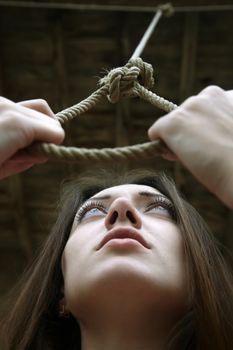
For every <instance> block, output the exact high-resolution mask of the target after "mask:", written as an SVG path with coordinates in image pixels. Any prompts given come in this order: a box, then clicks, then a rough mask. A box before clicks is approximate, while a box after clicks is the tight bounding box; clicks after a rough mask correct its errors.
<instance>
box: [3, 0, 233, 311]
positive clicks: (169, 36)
mask: <svg viewBox="0 0 233 350" xmlns="http://www.w3.org/2000/svg"><path fill="white" fill-rule="evenodd" d="M56 3H57V5H54V3H53V1H47V2H46V3H45V2H42V1H35V2H34V4H31V3H30V2H29V1H25V2H22V1H0V94H1V95H3V96H5V97H7V98H9V99H11V100H13V101H16V102H17V101H22V100H27V99H33V98H43V99H45V100H47V101H48V103H49V104H50V106H51V107H52V109H53V110H54V111H55V112H58V111H60V110H62V109H64V108H66V107H68V106H71V105H73V104H75V103H77V102H79V101H80V100H82V99H84V98H85V97H87V96H88V95H89V94H90V93H91V92H92V91H94V90H96V87H97V82H98V79H99V78H100V77H103V75H104V71H105V70H106V69H111V68H114V67H116V66H121V65H124V64H125V63H126V62H127V61H128V59H129V58H130V56H131V54H132V53H133V51H134V49H135V48H136V46H137V44H138V43H139V41H140V39H141V37H142V35H143V33H144V31H145V30H146V28H147V26H148V24H149V23H150V21H151V19H152V17H153V11H151V12H149V11H148V12H143V11H145V10H146V8H145V7H146V6H156V5H158V2H157V1H150V0H147V1H143V2H142V1H136V0H135V1H134V3H132V2H130V1H128V3H127V2H125V1H98V5H100V4H102V5H106V8H105V9H99V8H97V9H95V10H94V9H92V10H91V9H90V8H88V5H90V4H93V2H92V1H85V2H82V4H83V5H86V9H85V10H84V9H82V10H80V8H73V9H64V7H66V6H67V4H68V2H67V1H66V2H65V1H63V2H62V1H56ZM72 3H73V4H75V3H77V4H78V3H80V2H79V1H74V0H73V2H72ZM114 4H115V5H116V4H118V5H122V6H126V5H127V4H128V5H129V6H132V5H135V6H136V5H137V6H141V11H139V12H132V11H107V6H109V5H114ZM173 5H174V7H175V9H176V10H177V11H175V13H174V14H173V16H171V17H169V18H162V19H161V20H160V22H159V24H158V27H157V28H156V30H155V32H154V33H153V36H152V38H151V40H150V41H149V43H148V45H147V46H146V48H145V50H144V52H143V54H142V58H143V59H144V61H146V62H149V63H151V64H152V65H153V67H154V70H155V86H154V88H153V90H154V91H155V92H156V93H158V94H159V95H160V96H163V97H165V98H167V99H169V100H170V101H173V102H175V103H177V104H180V103H181V102H182V101H183V100H184V99H185V98H186V97H188V96H190V95H192V94H196V93H198V92H199V91H201V90H202V89H203V88H204V87H206V86H207V85H209V84H216V85H219V86H221V87H222V88H224V89H232V81H233V63H232V62H233V25H232V22H233V2H232V1H228V2H227V1H224V2H221V1H209V0H206V1H194V0H193V1H191V0H188V1H174V2H173ZM205 5H206V6H207V7H203V6H205ZM218 5H219V6H220V7H219V8H218ZM224 5H229V6H228V7H227V8H225V7H224ZM196 6H201V7H200V8H199V11H197V8H196ZM48 7H51V8H48ZM73 7H75V6H73ZM192 7H194V8H192ZM195 9H196V10H195ZM163 114H164V112H163V111H160V110H157V109H156V108H154V107H152V106H150V105H149V104H148V103H146V102H144V101H140V100H138V99H130V100H124V101H122V102H120V103H118V104H116V105H111V104H110V103H109V102H108V101H106V102H102V103H101V104H100V105H98V106H97V107H96V108H95V109H94V110H93V111H91V112H88V113H87V114H85V115H83V116H81V117H80V118H78V120H74V121H72V122H71V123H70V124H69V125H68V126H67V127H66V133H67V135H66V141H65V143H66V145H73V146H77V147H79V146H80V147H88V148H91V147H96V148H102V147H116V146H124V145H131V144H137V143H142V142H147V141H148V139H147V129H148V128H149V126H150V125H151V124H152V123H153V122H154V121H155V120H156V119H157V118H158V117H160V116H162V115H163ZM207 132H208V131H207ZM127 166H128V168H133V167H141V166H146V167H150V168H153V169H156V170H165V171H166V172H167V173H168V174H170V175H172V176H173V177H174V178H175V181H176V183H177V185H178V187H179V189H180V190H181V191H182V192H183V193H184V195H185V196H186V198H188V200H189V201H191V203H192V204H193V205H194V206H195V207H196V208H197V209H198V210H199V212H200V213H201V214H202V215H203V216H204V218H205V219H206V221H207V222H208V224H209V226H210V227H211V229H212V231H213V232H214V234H215V235H216V236H217V237H218V238H219V240H220V241H221V243H222V244H223V245H224V246H225V247H226V249H227V250H229V251H232V249H233V238H232V228H233V215H232V212H231V211H230V210H228V209H227V208H226V207H225V206H224V205H223V204H221V203H220V202H219V201H218V200H217V199H216V198H215V197H214V196H213V195H212V194H211V193H209V192H208V191H207V190H206V189H205V188H203V186H201V185H200V184H199V183H198V182H197V181H196V180H195V179H194V178H193V176H192V175H190V174H189V173H188V172H187V171H186V170H185V169H184V168H183V167H182V166H181V165H180V164H178V163H170V162H167V161H164V160H162V159H161V158H159V157H155V158H154V159H151V160H150V161H137V162H129V163H128V164H127ZM92 168H93V165H92V164H90V163H88V164H81V163H78V164H74V163H60V162H54V161H53V162H52V161H50V162H48V163H47V164H44V165H40V166H36V167H34V168H32V169H31V170H29V171H27V172H25V173H23V174H20V175H16V176H13V177H11V178H8V179H5V180H3V181H1V182H0V227H1V231H0V232H1V234H0V264H1V275H0V295H1V299H0V300H1V301H0V303H1V305H3V304H4V296H5V295H6V293H7V292H8V291H9V289H10V288H11V286H12V285H13V284H14V283H15V281H16V280H17V279H18V277H19V276H20V274H21V272H22V271H23V269H24V268H25V266H26V265H27V263H28V262H30V261H31V259H32V257H33V255H34V254H35V251H36V250H37V249H38V247H39V245H40V244H42V242H43V241H44V239H45V238H46V236H47V235H48V233H49V230H50V228H51V225H52V222H53V221H54V220H55V217H56V214H55V213H56V211H55V209H56V203H57V199H58V196H59V191H60V187H61V183H62V182H63V181H64V179H65V178H68V177H71V176H72V177H77V176H80V174H81V173H82V172H83V170H86V169H92Z"/></svg>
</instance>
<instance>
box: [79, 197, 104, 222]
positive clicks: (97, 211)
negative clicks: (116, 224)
mask: <svg viewBox="0 0 233 350" xmlns="http://www.w3.org/2000/svg"><path fill="white" fill-rule="evenodd" d="M106 213H107V209H106V208H105V206H104V205H103V204H102V203H100V202H97V201H91V202H88V203H86V204H84V205H83V206H82V207H81V208H80V209H79V210H78V212H77V214H76V220H77V222H78V223H79V222H81V221H83V220H86V219H89V218H92V217H97V216H103V215H105V214H106Z"/></svg>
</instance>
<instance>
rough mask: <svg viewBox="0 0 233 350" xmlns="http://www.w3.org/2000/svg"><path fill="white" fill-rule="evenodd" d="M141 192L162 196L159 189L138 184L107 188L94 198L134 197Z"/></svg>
mask: <svg viewBox="0 0 233 350" xmlns="http://www.w3.org/2000/svg"><path fill="white" fill-rule="evenodd" d="M141 192H148V193H153V194H161V192H159V191H158V190H157V189H155V188H153V187H151V186H147V185H136V184H125V185H119V186H113V187H109V188H106V189H104V190H102V191H100V192H98V193H96V194H95V196H94V197H99V196H101V197H102V196H108V195H110V196H111V197H118V196H126V197H127V196H134V195H137V194H138V193H141Z"/></svg>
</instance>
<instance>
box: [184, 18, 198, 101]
mask: <svg viewBox="0 0 233 350" xmlns="http://www.w3.org/2000/svg"><path fill="white" fill-rule="evenodd" d="M198 17H199V16H198V13H187V14H185V20H184V36H183V48H182V62H181V77H180V101H183V100H184V99H186V98H187V97H188V96H190V95H191V94H192V92H193V85H194V80H195V71H196V56H197V39H198Z"/></svg>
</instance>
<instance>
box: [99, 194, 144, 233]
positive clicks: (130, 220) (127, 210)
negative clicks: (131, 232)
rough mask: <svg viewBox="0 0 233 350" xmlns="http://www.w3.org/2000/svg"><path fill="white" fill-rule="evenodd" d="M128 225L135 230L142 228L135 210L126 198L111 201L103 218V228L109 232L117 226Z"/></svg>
mask: <svg viewBox="0 0 233 350" xmlns="http://www.w3.org/2000/svg"><path fill="white" fill-rule="evenodd" d="M119 223H121V224H128V225H131V226H133V227H135V228H137V229H140V228H141V226H142V221H141V217H140V215H139V213H138V211H137V209H136V208H134V206H133V205H132V204H131V202H130V201H129V200H128V199H127V198H117V199H116V200H115V201H113V203H112V205H111V206H110V208H109V211H108V214H107V215H106V217H105V227H106V228H107V229H108V230H109V229H111V228H112V227H113V226H115V225H117V224H119Z"/></svg>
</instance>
